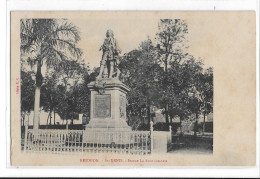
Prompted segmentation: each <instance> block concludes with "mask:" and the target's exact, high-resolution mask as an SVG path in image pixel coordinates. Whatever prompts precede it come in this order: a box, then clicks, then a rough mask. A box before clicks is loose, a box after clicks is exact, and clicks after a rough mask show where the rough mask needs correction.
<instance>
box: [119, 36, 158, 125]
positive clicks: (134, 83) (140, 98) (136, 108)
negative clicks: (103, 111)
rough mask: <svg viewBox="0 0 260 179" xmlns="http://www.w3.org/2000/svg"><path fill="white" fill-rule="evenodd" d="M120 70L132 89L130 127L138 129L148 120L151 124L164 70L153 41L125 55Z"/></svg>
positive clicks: (129, 103) (125, 81)
mask: <svg viewBox="0 0 260 179" xmlns="http://www.w3.org/2000/svg"><path fill="white" fill-rule="evenodd" d="M120 69H121V72H122V78H123V81H124V83H126V84H127V85H128V86H130V88H131V91H130V92H129V93H128V95H127V97H128V107H127V112H128V113H127V114H128V119H129V125H132V127H133V128H138V126H139V125H140V124H141V121H142V120H146V119H148V123H149V122H150V106H151V105H153V104H156V105H157V104H158V92H159V90H160V86H161V80H160V78H161V76H162V73H163V69H162V67H160V65H159V64H158V63H157V59H156V49H155V47H154V46H153V44H152V41H151V40H150V39H149V38H148V39H147V40H145V41H143V42H141V43H140V46H139V48H138V49H137V50H133V51H131V52H129V53H127V54H125V55H124V56H123V58H122V60H121V63H120ZM133 119H135V120H133ZM137 119H139V122H137Z"/></svg>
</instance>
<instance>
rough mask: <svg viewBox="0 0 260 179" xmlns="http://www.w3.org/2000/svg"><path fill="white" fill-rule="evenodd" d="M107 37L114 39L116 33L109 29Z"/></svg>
mask: <svg viewBox="0 0 260 179" xmlns="http://www.w3.org/2000/svg"><path fill="white" fill-rule="evenodd" d="M106 36H107V37H112V38H114V32H113V31H112V30H111V29H108V30H107V32H106Z"/></svg>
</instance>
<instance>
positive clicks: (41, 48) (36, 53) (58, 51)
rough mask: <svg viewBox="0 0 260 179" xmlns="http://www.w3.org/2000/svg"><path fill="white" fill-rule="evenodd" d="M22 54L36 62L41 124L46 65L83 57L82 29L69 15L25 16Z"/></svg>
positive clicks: (36, 118)
mask: <svg viewBox="0 0 260 179" xmlns="http://www.w3.org/2000/svg"><path fill="white" fill-rule="evenodd" d="M20 38H21V45H20V49H21V57H22V58H23V59H26V60H27V62H28V63H29V64H30V65H32V64H33V65H34V66H36V74H35V77H36V78H35V80H36V87H35V100H34V119H33V128H34V129H38V128H39V120H40V116H39V115H40V113H39V109H40V93H41V86H42V84H43V76H42V67H43V66H45V67H47V68H50V67H55V66H59V63H60V62H61V61H64V60H71V59H76V60H77V59H79V58H80V56H81V55H82V52H81V50H80V49H79V48H77V47H76V44H77V42H78V41H79V40H80V36H79V31H78V29H77V27H75V26H74V25H73V24H71V23H68V21H67V20H65V19H21V21H20Z"/></svg>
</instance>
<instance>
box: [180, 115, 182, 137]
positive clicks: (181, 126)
mask: <svg viewBox="0 0 260 179" xmlns="http://www.w3.org/2000/svg"><path fill="white" fill-rule="evenodd" d="M181 122H182V116H180V130H181V134H182V126H181Z"/></svg>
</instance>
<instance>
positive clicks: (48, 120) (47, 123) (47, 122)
mask: <svg viewBox="0 0 260 179" xmlns="http://www.w3.org/2000/svg"><path fill="white" fill-rule="evenodd" d="M49 117H50V113H49V115H48V117H47V123H46V125H48V124H49V123H48V122H49Z"/></svg>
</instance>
